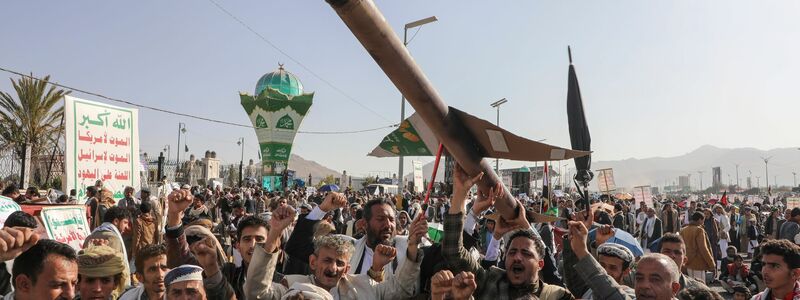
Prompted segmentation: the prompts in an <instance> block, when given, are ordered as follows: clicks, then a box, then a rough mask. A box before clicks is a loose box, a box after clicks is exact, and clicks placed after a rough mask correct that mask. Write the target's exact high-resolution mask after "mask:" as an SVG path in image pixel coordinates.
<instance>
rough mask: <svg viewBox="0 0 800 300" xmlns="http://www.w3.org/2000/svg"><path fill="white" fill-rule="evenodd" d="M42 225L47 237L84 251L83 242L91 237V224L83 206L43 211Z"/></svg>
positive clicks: (56, 207) (52, 208) (66, 206)
mask: <svg viewBox="0 0 800 300" xmlns="http://www.w3.org/2000/svg"><path fill="white" fill-rule="evenodd" d="M41 218H42V223H43V224H44V227H45V229H46V230H47V236H48V237H50V238H51V239H53V240H56V241H59V242H62V243H64V244H67V245H70V246H72V248H73V249H75V250H81V249H83V241H84V240H85V239H86V237H88V236H89V233H90V231H89V222H88V221H86V208H85V207H84V206H83V205H59V206H55V207H45V208H43V209H42V214H41Z"/></svg>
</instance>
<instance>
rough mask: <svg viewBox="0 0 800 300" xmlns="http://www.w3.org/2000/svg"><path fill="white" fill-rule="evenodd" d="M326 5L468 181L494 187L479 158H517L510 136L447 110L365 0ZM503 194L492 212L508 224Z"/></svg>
mask: <svg viewBox="0 0 800 300" xmlns="http://www.w3.org/2000/svg"><path fill="white" fill-rule="evenodd" d="M326 1H327V2H328V4H330V5H331V7H332V8H333V9H334V10H335V11H336V13H337V14H338V15H339V17H340V18H341V19H342V21H344V23H345V25H347V27H348V28H350V31H351V32H352V33H353V35H355V37H356V39H358V41H359V42H361V44H362V45H363V46H364V48H365V49H366V50H367V52H368V53H369V55H370V56H372V58H373V59H374V60H375V62H376V63H377V64H378V66H379V67H380V68H381V69H382V70H383V72H384V73H385V74H386V76H387V77H389V79H390V80H391V81H392V83H393V84H394V85H395V86H396V87H397V89H398V90H400V92H401V93H402V94H403V96H405V98H406V99H407V100H408V102H409V103H410V104H411V106H412V107H414V109H415V110H416V114H417V115H418V116H419V117H420V118H421V119H422V120H423V121H424V123H425V124H426V125H427V127H428V128H430V131H431V132H432V133H433V135H434V136H435V137H436V139H438V140H439V141H440V142H441V143H442V144H443V145H444V147H445V148H446V149H447V152H448V153H450V154H451V155H452V156H453V157H454V158H455V160H456V161H457V162H458V163H459V165H461V167H462V168H463V169H464V171H466V172H467V174H470V175H471V176H474V175H477V174H478V173H480V172H483V173H484V176H483V178H482V179H481V181H480V182H479V183H478V185H479V186H480V187H481V188H485V190H488V189H489V188H490V187H493V186H495V185H496V183H497V182H499V181H500V178H498V176H497V174H496V173H495V172H494V170H493V169H492V166H491V164H490V162H489V161H488V160H486V159H484V157H495V156H497V157H505V156H508V154H512V153H519V151H520V150H519V149H514V147H513V145H514V143H513V139H514V138H516V136H511V135H510V134H509V133H508V132H507V131H505V130H496V129H497V128H494V127H492V126H494V125H491V123H489V122H487V121H484V120H480V119H478V121H474V120H465V118H468V117H472V116H469V115H468V114H465V113H463V112H461V111H459V110H457V109H454V108H451V107H448V106H447V104H445V102H444V101H443V100H442V98H441V96H439V93H438V92H437V91H436V89H435V88H434V87H433V84H431V82H430V81H428V78H427V77H426V76H425V74H424V73H423V72H422V69H420V67H419V66H418V65H417V64H416V62H415V61H414V59H413V58H412V57H411V54H409V52H408V50H407V49H406V47H404V46H403V42H402V41H401V40H400V38H399V37H398V36H397V34H395V33H394V31H393V30H392V28H391V26H389V24H388V23H387V22H386V19H385V18H384V17H383V15H382V14H381V12H380V11H379V10H378V8H377V7H376V6H375V3H373V2H372V1H371V0H326ZM472 118H474V117H472ZM476 119H477V118H476ZM479 121H483V122H485V123H486V124H487V126H484V127H486V128H485V130H475V128H474V126H470V125H474V124H478V123H481V122H479ZM467 122H469V124H467ZM488 125H491V126H488ZM476 131H478V132H476ZM476 135H479V136H476ZM518 148H521V147H518ZM513 150H516V151H513ZM561 150H564V151H561ZM561 150H558V151H554V152H551V153H549V155H550V159H549V160H562V159H568V158H573V157H578V156H584V155H588V154H589V152H583V151H574V150H565V149H561ZM525 151H531V149H526V150H525ZM533 151H536V150H533ZM501 154H506V155H501ZM503 190H504V196H503V197H501V199H496V202H495V208H496V210H497V212H498V213H500V215H502V216H503V218H505V219H507V220H510V219H512V218H514V217H516V216H517V213H518V207H517V206H518V205H517V202H516V201H515V200H514V197H513V196H512V195H511V193H510V192H509V191H508V188H507V187H505V186H503Z"/></svg>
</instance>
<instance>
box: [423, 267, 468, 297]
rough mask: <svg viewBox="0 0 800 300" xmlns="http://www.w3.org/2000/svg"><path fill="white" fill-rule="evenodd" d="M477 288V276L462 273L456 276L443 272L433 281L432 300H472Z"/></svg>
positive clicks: (434, 277) (435, 276)
mask: <svg viewBox="0 0 800 300" xmlns="http://www.w3.org/2000/svg"><path fill="white" fill-rule="evenodd" d="M477 287H478V284H477V283H476V282H475V274H472V273H470V272H461V273H458V274H456V275H455V276H454V275H453V273H452V272H450V271H448V270H441V271H439V272H438V273H436V274H434V275H433V278H432V279H431V300H444V299H451V300H467V299H472V293H473V292H475V289H476V288H477Z"/></svg>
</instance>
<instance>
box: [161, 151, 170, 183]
mask: <svg viewBox="0 0 800 300" xmlns="http://www.w3.org/2000/svg"><path fill="white" fill-rule="evenodd" d="M171 151H172V148H170V147H169V144H166V145H164V153H166V154H167V162H169V153H170V152H171ZM159 180H161V178H159Z"/></svg>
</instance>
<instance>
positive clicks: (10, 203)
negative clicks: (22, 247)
mask: <svg viewBox="0 0 800 300" xmlns="http://www.w3.org/2000/svg"><path fill="white" fill-rule="evenodd" d="M19 210H22V208H21V207H19V204H17V202H14V199H11V198H8V197H4V196H0V228H3V223H5V222H6V219H8V216H10V215H11V214H12V213H14V212H15V211H19Z"/></svg>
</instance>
